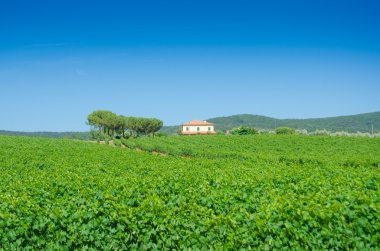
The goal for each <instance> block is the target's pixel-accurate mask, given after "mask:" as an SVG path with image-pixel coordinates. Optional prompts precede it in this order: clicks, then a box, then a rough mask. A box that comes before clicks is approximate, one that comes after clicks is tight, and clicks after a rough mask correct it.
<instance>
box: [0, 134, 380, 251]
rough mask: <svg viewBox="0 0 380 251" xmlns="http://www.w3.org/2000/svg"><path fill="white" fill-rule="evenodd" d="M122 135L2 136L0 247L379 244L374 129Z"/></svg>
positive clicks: (378, 147)
mask: <svg viewBox="0 0 380 251" xmlns="http://www.w3.org/2000/svg"><path fill="white" fill-rule="evenodd" d="M122 143H123V144H125V145H126V148H120V147H110V146H108V145H99V144H94V143H90V142H82V141H74V140H63V139H41V138H29V137H10V136H0V180H1V183H0V250H1V249H4V250H17V249H26V250H46V249H49V250H51V249H58V250H72V249H84V250H86V249H90V250H91V249H92V250H99V249H109V250H120V249H122V250H126V249H127V250H130V249H139V250H147V249H149V250H150V249H159V250H162V249H177V250H180V249H188V248H191V249H212V248H213V249H218V250H220V249H254V250H326V249H335V250H341V249H357V250H377V249H378V248H379V246H380V213H379V212H380V169H379V163H380V139H379V138H348V137H334V138H332V137H323V136H297V135H292V136H286V135H284V136H280V135H254V136H225V135H220V136H219V135H218V136H200V137H198V136H194V137H176V136H173V137H154V138H153V137H141V138H137V139H128V140H124V141H123V142H122ZM119 144H120V143H118V144H116V145H119ZM152 153H155V154H152Z"/></svg>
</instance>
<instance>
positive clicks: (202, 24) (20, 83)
mask: <svg viewBox="0 0 380 251" xmlns="http://www.w3.org/2000/svg"><path fill="white" fill-rule="evenodd" d="M379 9H380V3H379V2H378V1H347V0H346V1H340V0H335V1H331V0H330V1H327V0H326V1H325V0H321V1H305V0H299V1H295V0H290V1H274V0H273V1H253V0H251V1H242V0H235V1H206V0H203V1H198V0H194V1H178V0H176V1H165V0H162V1H147V0H139V1H128V0H126V1H94V0H92V1H71V0H65V1H64V0H50V1H43V0H41V1H18V0H2V1H0V90H1V99H0V115H1V119H0V129H4V130H22V131H84V130H87V129H88V128H87V126H86V125H85V120H86V117H87V115H88V114H89V113H91V112H92V111H94V110H97V109H107V110H112V111H114V112H116V113H118V114H124V115H127V116H128V115H130V116H144V117H157V118H160V119H162V120H163V121H164V123H165V124H166V125H175V124H179V123H182V122H185V121H188V120H192V119H207V118H211V117H217V116H227V115H233V114H242V113H250V114H261V115H267V116H272V117H277V118H310V117H326V116H336V115H349V114H357V113H364V112H373V111H379V110H380V101H379V100H380V98H379V94H380V15H378V10H379Z"/></svg>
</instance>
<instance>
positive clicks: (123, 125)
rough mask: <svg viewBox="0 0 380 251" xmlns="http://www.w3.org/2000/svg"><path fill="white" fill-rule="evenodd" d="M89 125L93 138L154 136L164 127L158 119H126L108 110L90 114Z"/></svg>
mask: <svg viewBox="0 0 380 251" xmlns="http://www.w3.org/2000/svg"><path fill="white" fill-rule="evenodd" d="M87 124H88V125H90V126H91V132H92V133H91V136H92V137H93V138H97V137H99V136H100V135H105V136H108V137H112V138H113V137H115V136H119V137H127V136H129V135H131V136H140V135H154V134H155V133H156V132H157V131H159V130H160V129H161V128H162V126H163V122H162V121H161V120H159V119H156V118H139V117H126V116H124V115H117V114H115V113H113V112H111V111H106V110H97V111H94V112H92V113H91V114H89V115H88V117H87Z"/></svg>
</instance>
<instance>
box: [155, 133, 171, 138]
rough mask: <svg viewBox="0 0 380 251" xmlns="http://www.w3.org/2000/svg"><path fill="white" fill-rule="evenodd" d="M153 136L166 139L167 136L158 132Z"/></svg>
mask: <svg viewBox="0 0 380 251" xmlns="http://www.w3.org/2000/svg"><path fill="white" fill-rule="evenodd" d="M154 136H157V137H166V136H168V135H167V134H166V133H164V132H158V133H156V134H154Z"/></svg>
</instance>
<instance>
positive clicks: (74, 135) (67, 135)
mask: <svg viewBox="0 0 380 251" xmlns="http://www.w3.org/2000/svg"><path fill="white" fill-rule="evenodd" d="M0 135H9V136H28V137H40V138H57V139H58V138H59V139H80V140H88V139H89V134H88V132H17V131H4V130H0Z"/></svg>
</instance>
